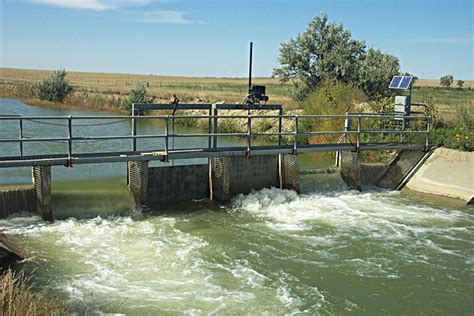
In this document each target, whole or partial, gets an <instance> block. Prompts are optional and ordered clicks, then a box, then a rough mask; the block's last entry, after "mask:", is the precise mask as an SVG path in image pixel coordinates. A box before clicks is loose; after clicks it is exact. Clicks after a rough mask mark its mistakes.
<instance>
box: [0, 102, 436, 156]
mask: <svg viewBox="0 0 474 316" xmlns="http://www.w3.org/2000/svg"><path fill="white" fill-rule="evenodd" d="M145 119H152V120H155V119H158V120H162V121H163V122H164V132H163V133H158V134H150V135H140V134H138V132H137V124H138V122H139V121H142V120H145ZM170 119H171V121H172V122H171V123H173V122H174V120H176V119H207V120H208V124H209V127H208V132H207V133H206V132H202V133H175V132H174V129H173V130H172V131H171V132H170V126H169V125H170ZM219 119H242V120H246V125H247V128H246V131H242V132H231V133H222V132H219ZM258 119H278V132H274V131H270V132H255V131H253V126H252V123H255V120H258ZM326 119H335V120H345V121H346V124H344V126H346V127H345V129H344V130H310V131H308V130H302V129H301V127H300V124H304V123H302V122H304V120H326ZM373 119H389V120H393V121H394V122H395V121H400V120H406V121H413V120H418V121H420V122H425V123H426V128H423V126H416V129H413V130H408V129H407V130H405V129H402V130H398V129H393V128H392V129H385V128H380V129H377V128H375V129H374V128H373V127H369V128H363V122H364V120H373ZM16 120H17V121H18V122H19V134H18V137H17V138H0V144H1V143H18V144H19V149H20V155H19V156H15V157H17V158H18V159H21V158H22V157H23V156H24V146H25V143H29V142H42V141H43V142H46V141H47V142H67V145H68V146H67V152H66V153H65V154H67V157H68V159H71V158H72V157H73V149H74V148H73V147H74V144H76V142H78V141H106V140H120V139H122V140H127V139H130V140H131V142H132V144H131V145H132V146H131V151H132V152H137V140H139V139H153V138H154V139H164V140H165V144H164V147H165V148H164V151H165V155H166V156H167V155H168V152H169V151H170V149H169V139H170V138H175V137H176V138H179V137H181V138H183V137H208V138H209V144H208V146H209V148H211V144H212V143H213V144H214V145H213V146H212V147H213V148H214V149H220V148H223V149H224V148H226V147H225V146H218V143H217V138H218V137H224V136H226V137H246V139H247V144H246V147H247V154H246V156H250V153H251V150H252V149H253V148H255V146H252V138H254V137H273V136H277V137H278V145H279V146H282V139H283V137H287V138H290V139H292V143H293V144H292V147H293V153H294V154H296V153H297V152H298V147H299V145H301V144H300V137H304V136H306V137H311V136H321V135H346V136H347V135H354V134H355V137H356V144H355V147H356V150H359V149H360V147H361V134H377V133H381V134H394V135H397V134H398V135H401V136H403V135H405V134H425V135H426V139H425V144H424V145H425V148H426V149H427V148H428V147H429V133H430V124H431V117H430V116H427V115H396V114H390V115H389V114H378V113H346V114H340V115H306V114H303V115H299V114H293V115H288V114H285V115H284V114H283V112H282V111H280V112H279V115H262V114H259V115H253V114H251V113H250V112H249V114H248V115H218V112H217V111H214V114H212V111H210V112H209V115H174V116H172V115H143V116H136V115H132V116H120V115H104V116H97V115H94V116H81V115H78V116H74V115H68V116H22V115H0V121H16ZM41 120H43V121H41ZM44 120H54V121H58V120H64V121H65V122H64V124H63V123H62V122H59V123H50V122H44ZM82 120H99V121H101V122H102V123H97V124H90V125H88V124H80V122H78V121H82ZM111 120H112V122H111ZM113 120H117V122H113ZM283 120H291V121H293V122H294V125H293V130H292V131H289V130H286V131H284V130H283V128H282V121H283ZM26 121H33V122H35V123H38V124H53V125H58V126H64V127H65V128H66V129H67V136H65V137H25V133H24V130H25V124H24V123H25V122H26ZM123 121H130V123H131V130H130V134H129V135H110V136H107V135H93V136H74V135H77V133H74V131H75V128H77V127H81V126H97V125H108V124H114V123H120V122H123ZM347 121H349V122H350V123H347ZM352 121H356V123H357V126H355V129H351V128H350V126H351V125H352V123H351V122H352ZM404 122H405V121H404ZM356 123H354V124H356ZM348 126H349V127H348ZM211 139H214V142H211ZM374 144H376V143H374ZM98 153H100V152H97V154H98Z"/></svg>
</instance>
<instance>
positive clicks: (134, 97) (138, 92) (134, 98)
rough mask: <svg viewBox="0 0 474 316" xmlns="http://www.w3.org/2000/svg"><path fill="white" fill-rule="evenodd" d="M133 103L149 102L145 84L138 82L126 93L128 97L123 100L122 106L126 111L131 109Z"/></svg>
mask: <svg viewBox="0 0 474 316" xmlns="http://www.w3.org/2000/svg"><path fill="white" fill-rule="evenodd" d="M133 103H150V101H149V98H148V91H147V89H146V87H145V85H144V84H143V83H141V82H138V83H137V84H136V86H135V87H134V88H132V90H130V93H129V95H128V99H126V100H125V104H124V108H125V109H126V110H127V111H131V109H132V104H133Z"/></svg>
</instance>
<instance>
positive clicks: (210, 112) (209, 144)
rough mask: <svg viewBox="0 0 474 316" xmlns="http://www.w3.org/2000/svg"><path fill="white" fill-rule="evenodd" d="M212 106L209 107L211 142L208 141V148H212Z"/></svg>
mask: <svg viewBox="0 0 474 316" xmlns="http://www.w3.org/2000/svg"><path fill="white" fill-rule="evenodd" d="M211 116H212V105H210V106H209V124H208V130H207V131H208V134H209V141H208V146H209V148H211V146H212V136H211V134H212V117H211Z"/></svg>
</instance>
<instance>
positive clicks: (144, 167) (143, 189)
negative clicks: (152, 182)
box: [128, 161, 148, 211]
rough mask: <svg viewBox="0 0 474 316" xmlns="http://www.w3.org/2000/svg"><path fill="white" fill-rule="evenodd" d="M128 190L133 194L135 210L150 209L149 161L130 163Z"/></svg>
mask: <svg viewBox="0 0 474 316" xmlns="http://www.w3.org/2000/svg"><path fill="white" fill-rule="evenodd" d="M128 188H129V190H130V192H132V196H133V200H134V201H135V208H137V209H140V210H142V211H143V210H147V209H148V161H129V162H128Z"/></svg>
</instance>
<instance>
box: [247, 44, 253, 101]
mask: <svg viewBox="0 0 474 316" xmlns="http://www.w3.org/2000/svg"><path fill="white" fill-rule="evenodd" d="M252 51H253V42H250V61H249V91H248V92H249V94H250V88H251V87H252Z"/></svg>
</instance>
